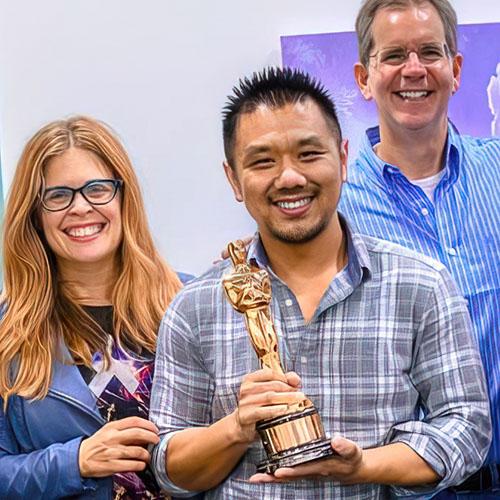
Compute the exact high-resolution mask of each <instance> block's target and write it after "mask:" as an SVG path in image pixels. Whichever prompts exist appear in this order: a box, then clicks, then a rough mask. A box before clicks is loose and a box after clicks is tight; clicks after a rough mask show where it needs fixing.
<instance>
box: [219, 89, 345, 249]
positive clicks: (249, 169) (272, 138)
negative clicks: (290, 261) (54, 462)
mask: <svg viewBox="0 0 500 500" xmlns="http://www.w3.org/2000/svg"><path fill="white" fill-rule="evenodd" d="M235 137H236V140H235V146H234V165H233V168H231V167H229V166H228V165H226V166H225V169H226V174H227V176H228V179H229V181H230V183H231V186H232V188H233V191H234V193H235V196H236V199H237V200H238V201H243V202H244V203H245V205H246V207H247V209H248V211H249V212H250V214H251V215H252V217H253V218H254V219H255V221H256V222H257V224H258V227H259V231H260V233H261V235H262V237H263V238H264V239H266V238H271V239H277V240H280V241H283V242H287V243H305V242H308V241H310V240H312V239H314V238H315V237H316V236H317V235H318V234H320V233H321V232H323V231H324V230H325V229H326V228H328V226H329V225H330V224H331V222H332V218H333V215H334V213H335V210H336V207H337V203H338V200H339V196H340V191H341V186H342V183H343V182H344V181H345V177H346V160H347V154H346V151H345V149H344V147H345V145H342V146H341V147H339V138H338V136H337V133H336V132H334V130H333V127H332V126H331V124H330V123H329V122H328V121H327V119H326V118H325V116H324V114H323V112H322V111H321V109H320V107H319V106H318V105H317V104H316V103H315V102H314V101H313V100H312V99H309V98H306V99H304V100H302V101H298V102H296V103H294V104H286V105H284V106H282V107H278V108H271V107H268V106H266V105H260V106H259V107H258V108H257V109H256V110H255V111H252V112H249V113H243V114H242V115H241V116H240V117H239V120H238V124H237V128H236V134H235Z"/></svg>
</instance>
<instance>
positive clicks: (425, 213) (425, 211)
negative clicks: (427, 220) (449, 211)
mask: <svg viewBox="0 0 500 500" xmlns="http://www.w3.org/2000/svg"><path fill="white" fill-rule="evenodd" d="M420 213H421V214H422V215H429V210H427V208H422V210H421V211H420Z"/></svg>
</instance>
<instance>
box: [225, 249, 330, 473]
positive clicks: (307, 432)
mask: <svg viewBox="0 0 500 500" xmlns="http://www.w3.org/2000/svg"><path fill="white" fill-rule="evenodd" d="M227 249H228V253H229V256H230V257H231V260H232V262H233V266H234V268H233V271H232V272H231V273H230V274H228V275H226V276H225V277H224V278H223V280H222V284H223V286H224V290H225V292H226V296H227V299H228V300H229V302H230V303H231V305H232V306H233V307H234V309H236V310H237V311H238V312H240V313H242V314H243V315H244V317H245V323H246V327H247V330H248V333H249V335H250V340H251V342H252V346H253V348H254V350H255V352H256V354H257V357H258V358H259V361H260V364H261V366H262V367H263V368H264V367H265V368H270V369H271V370H273V371H274V372H275V373H279V374H281V375H284V370H283V367H282V365H281V360H280V357H279V352H278V337H277V334H276V330H275V328H274V324H273V321H272V318H271V310H270V303H271V282H270V279H269V275H268V273H267V271H265V270H264V269H260V268H259V267H257V266H256V265H252V264H249V263H248V262H247V259H246V257H247V252H246V248H245V245H244V244H243V242H242V241H240V240H238V241H235V242H232V243H229V245H228V246H227ZM257 431H258V433H259V435H260V438H261V440H262V443H263V445H264V449H265V450H266V453H267V460H265V461H263V462H262V463H260V464H259V466H258V467H257V471H258V472H267V473H272V472H274V471H275V470H276V469H277V468H279V467H291V466H293V465H298V464H301V463H305V462H309V461H311V460H317V459H319V458H323V457H327V456H330V455H332V454H333V453H334V452H333V450H332V448H331V445H330V440H329V439H327V438H326V436H325V433H324V430H323V425H322V423H321V419H320V417H319V414H318V411H317V410H316V408H315V406H314V405H313V403H312V402H311V401H310V400H309V399H304V400H303V401H300V402H298V403H295V404H292V405H288V409H287V410H286V411H285V412H284V414H283V415H281V416H279V417H275V418H272V419H269V420H263V421H261V422H258V423H257Z"/></svg>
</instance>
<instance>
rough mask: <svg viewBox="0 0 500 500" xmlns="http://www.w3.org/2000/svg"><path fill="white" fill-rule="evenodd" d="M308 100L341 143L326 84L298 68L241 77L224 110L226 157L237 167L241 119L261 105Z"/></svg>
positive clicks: (336, 119)
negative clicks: (320, 112)
mask: <svg viewBox="0 0 500 500" xmlns="http://www.w3.org/2000/svg"><path fill="white" fill-rule="evenodd" d="M305 99H311V100H313V101H314V102H315V103H316V104H317V105H318V106H319V108H320V109H321V111H322V112H323V114H324V116H325V118H326V120H327V122H328V124H329V125H330V126H331V128H332V132H333V133H334V134H336V136H337V139H338V142H339V144H340V141H341V140H342V132H341V129H340V124H339V120H338V117H337V113H336V111H335V105H334V104H333V101H332V99H331V98H330V95H329V94H328V92H327V90H326V89H325V88H324V87H323V85H322V84H321V83H320V82H319V81H317V80H315V79H314V78H313V77H311V76H310V75H308V74H307V73H304V72H302V71H300V70H298V69H292V68H283V69H281V68H278V67H270V68H266V69H264V70H262V71H261V72H258V73H254V74H253V75H252V76H251V77H250V78H248V77H246V78H242V79H240V81H239V84H238V86H236V87H233V94H232V95H230V96H228V98H227V103H226V105H225V106H224V108H223V111H222V117H223V120H222V130H223V138H224V152H225V155H226V159H227V161H228V163H229V165H231V167H233V168H234V157H233V150H234V143H235V133H236V126H237V124H238V118H239V116H240V115H242V114H243V113H251V112H253V111H255V110H256V109H257V107H258V106H260V105H265V106H269V107H270V108H281V107H283V106H285V105H286V104H295V103H297V102H302V101H304V100H305Z"/></svg>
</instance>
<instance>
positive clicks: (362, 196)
mask: <svg viewBox="0 0 500 500" xmlns="http://www.w3.org/2000/svg"><path fill="white" fill-rule="evenodd" d="M456 28H457V18H456V14H455V11H454V10H453V8H452V6H451V5H450V3H449V2H448V1H447V0H433V1H410V0H408V1H406V0H404V1H401V0H398V1H395V0H385V1H383V0H382V1H381V0H366V1H365V2H364V3H363V5H362V7H361V10H360V12H359V14H358V17H357V21H356V31H357V34H358V43H359V54H360V62H358V63H357V64H356V65H355V77H356V80H357V83H358V85H359V88H360V89H361V92H362V94H363V96H364V97H365V98H366V99H373V100H374V101H375V103H376V105H377V109H378V114H379V126H378V127H375V128H372V129H369V130H368V131H367V133H366V137H365V140H364V145H363V146H362V149H361V151H360V154H359V157H358V158H357V159H356V161H355V163H354V164H353V165H352V166H351V167H350V169H349V171H348V183H347V184H346V185H345V186H344V190H343V194H342V199H341V202H340V205H339V210H340V211H341V212H342V213H343V214H345V215H346V216H347V217H348V220H349V221H350V222H351V223H352V224H353V225H354V227H355V228H356V229H357V230H358V231H359V232H361V233H366V234H369V235H373V236H377V237H379V238H383V239H386V240H390V241H393V242H396V243H399V244H401V245H404V246H406V247H408V248H411V249H414V250H417V251H419V252H422V253H424V254H426V255H429V256H431V257H433V258H435V259H437V260H440V261H441V262H442V263H443V264H445V265H446V267H447V268H448V269H449V270H450V272H451V274H452V275H453V277H454V278H455V280H456V282H457V284H458V286H459V288H460V289H461V291H462V293H463V295H464V296H465V298H466V299H467V301H468V305H469V311H470V313H471V316H472V320H473V324H474V333H475V335H476V338H477V340H478V342H479V346H480V351H481V356H482V359H483V363H484V367H485V371H486V376H487V378H488V386H489V396H490V403H491V413H492V421H493V441H492V445H491V448H490V452H489V455H488V457H487V459H486V461H485V464H484V467H483V468H482V469H481V470H480V471H479V472H478V473H477V474H475V475H474V476H472V477H471V478H470V479H469V480H468V481H466V483H464V484H463V485H461V486H459V487H458V488H457V492H454V493H451V492H449V495H450V498H453V497H454V496H455V495H462V494H465V495H469V498H473V497H476V496H477V497H478V498H482V499H484V498H498V495H500V477H499V476H500V467H499V464H500V362H499V361H500V270H499V265H500V239H499V227H500V220H499V217H500V216H499V213H500V212H499V197H500V195H499V189H498V180H499V167H500V140H497V139H477V138H472V137H465V136H461V135H460V134H459V132H458V131H457V130H456V128H455V127H454V126H453V124H451V123H450V122H449V121H448V118H447V112H448V101H449V99H450V97H451V96H452V95H453V94H454V93H455V92H456V91H457V90H458V87H459V83H460V73H461V68H462V56H461V55H460V54H459V53H458V52H457V41H456ZM460 498H462V496H460Z"/></svg>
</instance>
